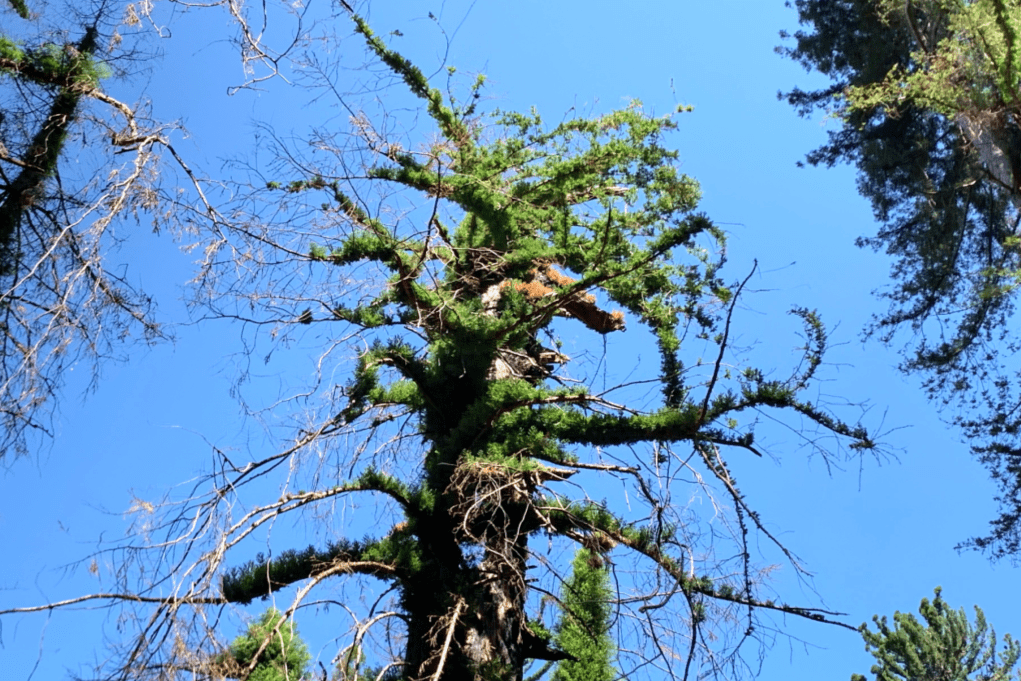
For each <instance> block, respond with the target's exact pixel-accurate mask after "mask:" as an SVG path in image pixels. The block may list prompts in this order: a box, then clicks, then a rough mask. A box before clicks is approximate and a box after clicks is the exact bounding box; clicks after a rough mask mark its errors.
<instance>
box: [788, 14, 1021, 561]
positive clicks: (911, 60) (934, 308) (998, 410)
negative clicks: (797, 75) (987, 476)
mask: <svg viewBox="0 0 1021 681" xmlns="http://www.w3.org/2000/svg"><path fill="white" fill-rule="evenodd" d="M788 4H789V5H791V4H793V5H794V6H795V7H796V8H797V11H798V15H799V19H800V22H801V24H802V25H803V26H804V27H805V28H804V29H803V30H799V31H797V32H796V33H795V34H793V35H791V36H788V35H786V34H783V35H784V37H785V38H792V39H793V41H794V44H793V46H786V47H782V48H778V51H780V52H781V53H783V54H785V55H786V56H788V57H790V58H792V59H794V60H796V61H798V62H799V63H801V64H802V65H804V66H805V68H806V69H808V70H815V71H818V72H819V73H821V74H823V75H825V76H827V77H828V78H829V79H830V80H831V85H830V86H828V87H825V88H822V89H819V90H815V91H805V90H801V89H798V88H795V89H794V90H792V91H791V92H788V93H786V94H785V95H783V96H784V97H785V98H786V99H787V101H788V102H790V103H791V104H792V105H793V106H794V107H795V108H796V109H797V111H798V112H799V113H800V114H801V115H804V116H807V115H810V114H812V113H813V112H816V111H825V112H827V113H832V112H836V113H837V114H838V115H839V117H840V119H841V121H842V123H843V125H841V126H840V127H839V128H837V129H836V130H833V131H831V132H830V133H829V141H828V143H827V144H825V145H823V146H822V147H820V148H819V149H817V150H815V151H812V152H811V153H809V154H808V157H807V160H808V162H809V163H810V164H812V165H825V166H832V165H834V164H836V163H839V162H850V163H853V164H854V165H856V166H857V168H858V171H859V173H858V188H859V190H860V192H861V193H862V195H863V196H864V197H866V198H867V199H869V200H870V201H871V203H872V206H873V209H874V213H875V216H876V219H877V220H878V221H879V222H880V223H881V227H880V228H879V231H878V232H877V233H876V234H875V235H873V236H863V237H861V238H860V239H859V240H858V244H859V245H860V246H862V247H867V248H872V249H875V250H877V251H880V250H881V251H884V252H886V253H888V254H889V255H891V256H892V257H893V259H894V264H893V268H892V270H891V276H892V279H893V286H892V287H890V288H889V289H887V290H886V291H885V292H884V293H883V294H882V296H883V297H884V298H885V299H886V300H888V301H889V304H890V305H889V309H888V310H887V312H885V313H884V314H882V315H879V316H877V317H876V318H874V320H873V322H872V324H871V325H870V328H869V329H868V333H869V334H874V335H877V336H878V337H879V338H880V339H881V340H883V341H884V342H893V341H894V340H895V335H896V334H897V332H898V330H903V329H905V328H907V329H910V331H911V333H910V335H906V336H904V338H905V339H906V340H905V344H904V346H903V347H904V355H905V361H904V363H903V365H902V368H903V369H904V370H905V371H908V372H916V373H918V374H919V375H920V376H921V377H922V379H923V381H924V385H925V387H926V389H927V391H928V392H929V395H930V397H931V398H932V399H933V400H934V401H936V402H937V404H940V405H941V406H943V405H952V408H953V413H954V414H955V415H954V416H953V417H952V420H953V421H954V422H955V423H956V424H958V425H959V426H961V427H962V428H963V430H964V432H965V435H966V436H967V439H968V441H969V442H970V443H971V444H972V449H973V452H974V453H975V455H976V456H977V457H978V459H979V460H980V461H981V462H982V463H983V464H984V465H985V466H986V467H987V468H988V469H989V471H990V473H991V475H992V477H993V478H994V479H995V480H996V481H997V483H998V485H999V487H1000V494H999V496H998V500H999V502H1000V515H999V517H998V518H997V519H995V520H994V521H993V522H992V523H991V528H990V531H989V533H988V534H987V535H985V536H980V537H978V538H975V539H972V540H969V541H967V542H966V543H965V544H963V545H964V546H971V547H975V548H979V549H983V550H988V551H989V552H990V554H991V555H992V556H993V557H1002V556H1015V557H1016V556H1018V555H1021V474H1019V472H1018V468H1017V466H1016V463H1015V462H1016V461H1017V457H1018V455H1019V454H1021V437H1019V435H1021V409H1018V405H1019V404H1021V390H1019V388H1021V373H1019V371H1018V367H1017V366H1016V364H1015V363H1013V359H1012V357H1013V355H1014V353H1013V352H1012V351H1010V350H1008V349H1009V348H1013V347H1015V345H1014V344H1015V343H1016V342H1017V340H1018V337H1017V335H1016V334H1015V331H1014V329H1015V328H1017V323H1016V320H1015V319H1014V318H1013V317H1012V315H1013V312H1014V307H1015V300H1016V298H1015V296H1016V291H1017V288H1018V287H1017V282H1018V274H1019V272H1021V248H1019V243H1021V242H1019V241H1018V225H1019V221H1021V211H1019V208H1021V98H1019V96H1018V92H1019V91H1021V70H1019V68H1018V66H1021V42H1019V41H1018V40H1017V39H1016V38H1017V34H1018V31H1019V30H1021V4H1019V3H1018V2H1017V0H981V1H979V2H960V1H959V0H920V1H917V2H907V3H904V2H899V1H898V2H893V1H891V0H794V2H791V3H788Z"/></svg>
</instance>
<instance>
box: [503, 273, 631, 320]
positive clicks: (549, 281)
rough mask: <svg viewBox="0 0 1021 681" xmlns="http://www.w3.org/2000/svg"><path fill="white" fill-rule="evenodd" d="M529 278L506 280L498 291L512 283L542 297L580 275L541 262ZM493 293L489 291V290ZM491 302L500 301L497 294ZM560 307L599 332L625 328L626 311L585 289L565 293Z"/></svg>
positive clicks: (533, 296)
mask: <svg viewBox="0 0 1021 681" xmlns="http://www.w3.org/2000/svg"><path fill="white" fill-rule="evenodd" d="M529 276H530V277H531V279H530V280H529V281H502V282H500V284H499V285H498V288H497V289H496V290H497V291H503V290H504V289H505V288H507V287H508V286H513V287H514V290H515V291H518V292H519V293H522V294H524V296H525V297H526V298H527V299H528V300H530V301H532V302H535V301H539V300H541V299H543V298H547V297H550V296H556V295H558V292H557V290H556V289H554V288H553V287H554V286H556V287H559V288H565V287H568V286H571V285H573V284H575V283H577V281H578V280H577V279H572V278H571V277H569V276H567V275H566V274H563V273H562V272H559V271H557V270H556V269H554V268H553V266H552V265H549V264H544V265H539V266H538V267H535V268H533V269H531V270H529ZM487 295H489V294H487ZM490 298H492V300H491V304H492V305H493V306H494V309H495V304H496V297H494V296H491V295H490ZM558 307H559V309H560V312H561V313H562V314H566V315H568V316H570V317H574V318H575V319H578V320H580V321H581V322H582V323H583V324H585V325H586V326H588V327H589V328H590V329H592V330H594V331H598V332H599V333H609V332H610V331H622V330H623V329H624V313H623V312H620V311H616V312H606V311H604V310H601V309H600V308H599V307H598V306H597V305H596V297H595V296H594V295H592V294H591V293H585V292H582V291H579V292H576V293H573V294H571V295H569V296H565V297H564V298H563V299H561V300H560V301H558Z"/></svg>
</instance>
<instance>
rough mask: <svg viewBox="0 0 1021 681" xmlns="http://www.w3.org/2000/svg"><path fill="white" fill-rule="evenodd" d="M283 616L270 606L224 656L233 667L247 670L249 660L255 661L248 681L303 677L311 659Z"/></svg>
mask: <svg viewBox="0 0 1021 681" xmlns="http://www.w3.org/2000/svg"><path fill="white" fill-rule="evenodd" d="M283 619H284V617H283V615H282V614H281V613H280V612H279V611H278V610H276V609H275V608H270V609H269V610H267V611H266V612H264V613H263V614H262V615H261V616H260V617H259V619H258V620H256V621H255V622H252V623H251V624H250V625H249V626H248V630H247V631H246V632H245V633H244V634H241V635H240V636H238V637H237V638H236V639H234V642H233V643H231V644H230V651H229V653H228V656H229V658H230V659H231V660H233V662H234V663H235V664H236V665H237V667H235V669H240V670H244V669H247V668H248V667H249V666H250V665H251V663H252V661H253V660H258V661H257V662H256V664H255V667H254V669H252V673H251V675H249V676H248V679H249V681H299V680H300V679H304V678H307V677H306V676H305V673H306V669H307V667H308V663H309V660H311V659H312V656H311V655H310V654H309V652H308V646H307V645H305V642H304V641H303V640H302V639H301V637H300V636H298V631H297V628H296V627H295V626H294V622H292V621H283ZM260 650H261V651H262V652H261V653H260V652H259V651H260ZM256 655H258V657H256Z"/></svg>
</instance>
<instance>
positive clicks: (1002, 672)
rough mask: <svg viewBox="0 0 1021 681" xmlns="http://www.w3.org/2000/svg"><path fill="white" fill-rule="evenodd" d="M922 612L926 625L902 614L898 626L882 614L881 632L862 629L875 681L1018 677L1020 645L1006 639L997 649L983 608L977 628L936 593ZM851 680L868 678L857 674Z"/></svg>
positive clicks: (977, 611)
mask: <svg viewBox="0 0 1021 681" xmlns="http://www.w3.org/2000/svg"><path fill="white" fill-rule="evenodd" d="M918 612H919V614H921V616H922V620H921V621H920V620H919V619H918V618H917V617H915V616H914V615H912V614H911V613H901V612H898V613H895V614H894V616H893V626H890V623H889V622H888V620H887V619H886V617H885V616H884V617H879V616H878V615H876V616H875V617H874V618H873V622H874V623H875V625H876V631H871V630H870V629H869V628H868V625H867V624H863V625H861V634H862V637H863V638H864V639H865V649H866V650H867V651H868V652H869V653H871V654H872V656H873V657H875V658H876V664H874V665H873V666H872V674H874V675H875V679H876V681H974V680H975V679H989V680H990V681H993V680H996V681H1000V680H1003V681H1007V680H1008V679H1010V678H1011V677H1012V676H1013V675H1014V674H1013V670H1014V666H1015V665H1016V664H1017V660H1018V656H1019V655H1021V644H1018V642H1016V641H1014V639H1012V638H1011V636H1010V634H1007V635H1006V636H1004V637H1003V646H1002V648H1001V649H997V645H996V632H995V631H993V629H991V628H990V627H989V625H988V624H986V619H985V615H983V614H982V610H981V608H979V607H978V606H975V623H974V624H972V623H971V622H970V621H969V620H968V615H967V613H966V612H965V611H964V608H961V609H960V610H953V609H952V608H951V607H950V606H949V605H947V603H946V601H944V600H943V597H942V594H941V589H939V588H937V589H936V594H935V598H933V599H932V601H930V600H929V599H927V598H923V599H922V604H921V605H920V606H919V608H918ZM851 681H865V677H864V676H862V675H861V674H852V675H851Z"/></svg>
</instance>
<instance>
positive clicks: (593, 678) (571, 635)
mask: <svg viewBox="0 0 1021 681" xmlns="http://www.w3.org/2000/svg"><path fill="white" fill-rule="evenodd" d="M560 601H561V608H562V615H561V618H560V622H559V624H558V626H557V631H556V635H555V637H554V640H555V641H556V644H557V647H558V648H560V649H561V650H563V651H564V652H565V653H567V654H569V655H571V656H573V657H574V659H573V660H562V661H560V662H558V663H557V668H556V671H554V673H553V676H552V677H551V678H552V681H613V679H616V678H617V677H618V676H619V675H620V674H619V672H618V671H617V669H616V667H614V665H613V659H614V654H615V646H614V644H613V638H612V637H611V635H610V627H611V625H612V622H613V605H612V601H613V590H612V589H611V587H610V571H609V566H608V565H607V564H606V563H605V561H604V560H603V558H602V556H600V555H599V554H598V553H596V552H595V551H592V550H590V549H585V548H583V549H579V550H578V552H577V553H575V556H574V561H573V562H572V563H571V575H570V576H569V577H568V578H567V581H566V582H564V588H563V589H562V591H561V595H560Z"/></svg>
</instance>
